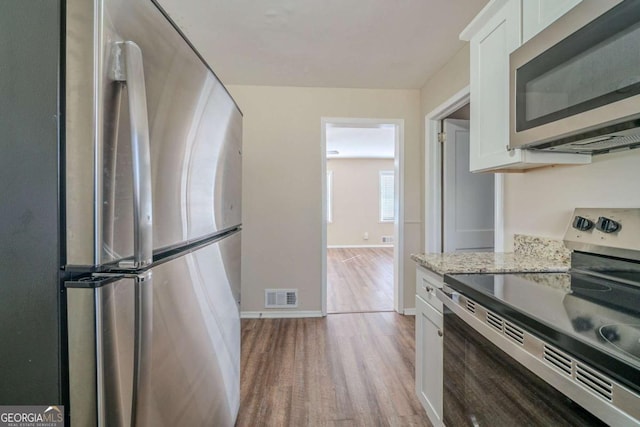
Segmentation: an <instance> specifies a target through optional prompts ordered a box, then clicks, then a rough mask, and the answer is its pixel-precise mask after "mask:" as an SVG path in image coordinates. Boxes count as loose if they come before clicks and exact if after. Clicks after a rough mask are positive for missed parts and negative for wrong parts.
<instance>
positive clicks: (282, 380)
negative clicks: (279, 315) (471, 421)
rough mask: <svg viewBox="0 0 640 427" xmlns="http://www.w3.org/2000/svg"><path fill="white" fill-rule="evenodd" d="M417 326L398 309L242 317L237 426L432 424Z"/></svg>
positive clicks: (292, 426)
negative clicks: (418, 387)
mask: <svg viewBox="0 0 640 427" xmlns="http://www.w3.org/2000/svg"><path fill="white" fill-rule="evenodd" d="M414 323H415V319H414V317H412V316H402V315H399V314H397V313H395V312H381V313H352V314H331V315H328V316H327V317H325V318H304V319H244V320H242V370H241V372H242V375H241V397H240V413H239V416H238V421H237V423H236V426H238V427H245V426H246V427H248V426H251V427H253V426H269V427H270V426H289V427H299V426H363V427H364V426H366V427H369V426H430V425H431V424H430V423H429V421H428V419H427V416H426V414H425V412H424V410H423V409H422V407H421V405H420V403H419V402H418V400H417V397H416V396H415V390H414V388H415V386H414V371H415V367H414V363H415V362H414V360H415V358H414V355H415V340H414Z"/></svg>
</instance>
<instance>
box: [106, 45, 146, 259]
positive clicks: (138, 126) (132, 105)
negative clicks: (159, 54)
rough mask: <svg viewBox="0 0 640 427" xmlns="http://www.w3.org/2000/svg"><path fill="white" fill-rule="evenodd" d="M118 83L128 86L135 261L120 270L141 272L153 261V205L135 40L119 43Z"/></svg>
mask: <svg viewBox="0 0 640 427" xmlns="http://www.w3.org/2000/svg"><path fill="white" fill-rule="evenodd" d="M115 54H116V55H117V56H116V61H114V63H115V69H114V75H115V76H114V77H115V80H117V81H120V82H121V83H123V84H125V85H126V86H127V92H128V99H129V121H130V128H131V151H132V162H131V164H132V172H133V179H132V181H133V234H134V235H133V240H134V243H133V244H134V254H133V262H132V261H131V260H126V261H122V262H120V267H121V268H128V269H138V268H140V267H145V266H147V265H149V264H151V262H152V260H153V239H152V238H153V215H152V211H153V204H152V199H151V194H152V191H151V154H150V146H149V123H148V115H147V94H146V89H145V82H144V67H143V63H142V62H143V61H142V51H141V50H140V47H138V45H137V44H135V43H134V42H132V41H125V42H118V43H116V49H115Z"/></svg>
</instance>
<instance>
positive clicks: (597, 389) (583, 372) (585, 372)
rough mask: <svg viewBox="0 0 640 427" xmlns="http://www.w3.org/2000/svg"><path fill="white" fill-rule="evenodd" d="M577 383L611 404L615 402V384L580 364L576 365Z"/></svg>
mask: <svg viewBox="0 0 640 427" xmlns="http://www.w3.org/2000/svg"><path fill="white" fill-rule="evenodd" d="M576 381H578V382H579V383H581V384H582V385H584V386H585V387H587V388H588V389H589V390H591V391H593V392H594V393H596V394H598V395H599V396H601V397H603V398H605V399H606V400H608V401H609V402H611V401H612V400H613V384H611V382H610V381H609V380H608V379H607V378H606V377H605V376H603V375H602V374H599V373H598V372H596V371H594V370H593V369H591V368H589V367H587V366H585V365H583V364H582V363H579V362H577V363H576Z"/></svg>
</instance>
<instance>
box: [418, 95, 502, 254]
mask: <svg viewBox="0 0 640 427" xmlns="http://www.w3.org/2000/svg"><path fill="white" fill-rule="evenodd" d="M469 102H470V96H469V88H468V87H466V88H464V89H463V90H462V91H460V92H459V93H457V94H456V95H454V96H453V97H452V98H451V99H449V100H448V101H446V102H445V103H443V104H442V105H440V106H439V107H438V108H436V109H435V110H434V111H432V112H431V113H430V114H428V115H427V117H426V120H425V135H426V138H425V156H426V158H425V188H426V197H425V251H426V252H459V251H491V250H498V251H502V226H501V224H502V175H500V174H487V173H471V172H469V133H470V132H469V130H470V126H473V123H472V122H471V121H470V119H471V117H470V112H469V110H470V109H469Z"/></svg>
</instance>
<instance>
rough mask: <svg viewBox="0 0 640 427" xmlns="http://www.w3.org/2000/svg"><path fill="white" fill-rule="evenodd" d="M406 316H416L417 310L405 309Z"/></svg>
mask: <svg viewBox="0 0 640 427" xmlns="http://www.w3.org/2000/svg"><path fill="white" fill-rule="evenodd" d="M404 315H405V316H415V315H416V309H415V308H405V309H404Z"/></svg>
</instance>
